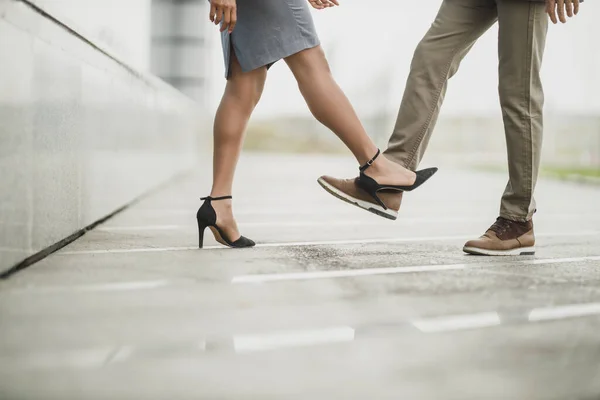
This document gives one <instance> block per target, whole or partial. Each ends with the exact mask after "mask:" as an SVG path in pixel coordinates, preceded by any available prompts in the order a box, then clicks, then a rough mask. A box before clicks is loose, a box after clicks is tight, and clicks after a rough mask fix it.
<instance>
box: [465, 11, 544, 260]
mask: <svg viewBox="0 0 600 400" xmlns="http://www.w3.org/2000/svg"><path fill="white" fill-rule="evenodd" d="M498 24H499V26H500V31H499V36H498V40H499V41H498V53H499V80H500V83H499V93H500V104H501V106H502V115H503V117H504V130H505V132H506V147H507V150H508V168H509V174H510V178H509V181H508V185H507V186H506V191H505V192H504V196H503V197H502V205H501V207H500V218H498V219H497V220H496V222H495V223H494V224H493V225H492V226H491V227H490V229H488V230H487V232H486V233H485V234H484V235H483V236H481V237H480V238H479V239H476V240H471V241H469V242H467V243H466V244H465V247H464V251H465V252H467V253H472V254H485V255H531V254H535V247H534V246H535V236H534V232H533V221H532V220H531V218H532V216H533V213H534V212H535V201H534V199H533V191H534V189H535V183H536V180H537V175H538V168H539V165H540V151H541V149H542V108H543V105H544V92H543V90H542V83H541V81H540V68H541V64H542V56H543V54H544V47H545V44H546V32H547V30H548V17H547V16H546V14H545V5H544V3H538V2H528V1H521V0H498Z"/></svg>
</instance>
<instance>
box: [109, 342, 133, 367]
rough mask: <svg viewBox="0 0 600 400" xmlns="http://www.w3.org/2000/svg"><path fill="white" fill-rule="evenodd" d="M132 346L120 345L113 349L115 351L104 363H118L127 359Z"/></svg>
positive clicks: (131, 352)
mask: <svg viewBox="0 0 600 400" xmlns="http://www.w3.org/2000/svg"><path fill="white" fill-rule="evenodd" d="M133 351H134V348H133V346H121V347H118V348H116V349H115V351H114V352H113V353H112V354H111V355H110V356H109V357H108V359H107V360H106V361H105V364H111V363H119V362H123V361H127V360H128V359H130V358H131V356H132V355H133Z"/></svg>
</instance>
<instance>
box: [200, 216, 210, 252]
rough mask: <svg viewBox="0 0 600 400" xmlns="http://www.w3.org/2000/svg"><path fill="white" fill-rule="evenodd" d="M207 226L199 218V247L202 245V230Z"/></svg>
mask: <svg viewBox="0 0 600 400" xmlns="http://www.w3.org/2000/svg"><path fill="white" fill-rule="evenodd" d="M206 228H208V226H207V225H204V224H203V223H202V222H201V221H200V220H198V247H199V248H200V249H201V248H202V247H204V231H205V230H206Z"/></svg>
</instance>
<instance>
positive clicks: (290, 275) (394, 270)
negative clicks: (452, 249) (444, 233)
mask: <svg viewBox="0 0 600 400" xmlns="http://www.w3.org/2000/svg"><path fill="white" fill-rule="evenodd" d="M590 260H600V256H594V257H579V258H546V259H539V260H520V261H518V260H517V261H504V260H501V261H500V262H492V263H486V264H477V263H470V264H433V265H420V266H410V267H387V268H362V269H345V270H336V271H310V272H287V273H286V272H284V273H278V274H252V275H238V276H235V277H233V279H232V280H231V283H234V284H236V283H268V282H277V281H301V280H311V279H331V278H350V277H357V276H372V275H391V274H405V273H416V272H435V271H447V270H460V269H474V268H477V269H483V268H489V267H500V266H513V265H539V264H556V263H575V262H584V261H590Z"/></svg>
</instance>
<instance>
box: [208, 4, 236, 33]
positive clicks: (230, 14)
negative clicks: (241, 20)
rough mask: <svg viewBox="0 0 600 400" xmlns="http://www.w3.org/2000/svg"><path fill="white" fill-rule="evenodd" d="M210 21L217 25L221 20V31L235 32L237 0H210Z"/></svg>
mask: <svg viewBox="0 0 600 400" xmlns="http://www.w3.org/2000/svg"><path fill="white" fill-rule="evenodd" d="M209 18H210V21H211V22H213V23H214V24H215V25H219V24H220V23H221V22H223V23H222V24H221V32H224V31H225V30H228V31H229V33H231V32H233V29H234V28H235V24H236V23H237V5H236V0H210V15H209Z"/></svg>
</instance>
